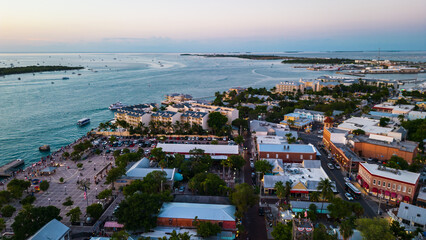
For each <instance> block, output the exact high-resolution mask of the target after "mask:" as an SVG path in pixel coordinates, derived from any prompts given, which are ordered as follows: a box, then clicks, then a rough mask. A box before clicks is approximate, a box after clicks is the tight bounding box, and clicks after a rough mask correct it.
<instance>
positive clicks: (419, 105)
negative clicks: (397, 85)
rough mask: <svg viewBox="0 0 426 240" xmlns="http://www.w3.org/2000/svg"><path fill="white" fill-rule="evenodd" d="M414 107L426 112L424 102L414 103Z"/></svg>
mask: <svg viewBox="0 0 426 240" xmlns="http://www.w3.org/2000/svg"><path fill="white" fill-rule="evenodd" d="M416 105H417V106H418V107H419V108H421V109H423V110H426V102H416Z"/></svg>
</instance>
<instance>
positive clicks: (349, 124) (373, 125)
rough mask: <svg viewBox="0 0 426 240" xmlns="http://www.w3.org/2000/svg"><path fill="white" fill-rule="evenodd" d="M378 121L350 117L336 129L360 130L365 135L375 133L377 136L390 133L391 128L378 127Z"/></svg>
mask: <svg viewBox="0 0 426 240" xmlns="http://www.w3.org/2000/svg"><path fill="white" fill-rule="evenodd" d="M379 122H380V120H376V119H370V118H365V117H352V118H349V119H348V120H346V121H344V122H343V123H342V124H340V125H339V126H338V127H337V128H339V129H343V130H349V131H352V130H356V129H362V130H364V131H365V132H366V133H377V134H387V133H389V132H391V131H392V128H387V127H379V126H378V124H379Z"/></svg>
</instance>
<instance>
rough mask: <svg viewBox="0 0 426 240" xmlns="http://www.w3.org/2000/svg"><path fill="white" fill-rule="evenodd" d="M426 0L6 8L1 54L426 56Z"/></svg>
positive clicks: (61, 0) (79, 3) (81, 1)
mask: <svg viewBox="0 0 426 240" xmlns="http://www.w3.org/2000/svg"><path fill="white" fill-rule="evenodd" d="M425 12H426V1H425V0H409V1H401V0H387V1H385V0H357V1H347V0H300V1H294V0H262V1H261V0H209V1H207V0H151V1H147V0H73V1H65V0H39V1H34V0H14V1H6V0H0V52H239V51H249V52H282V51H353V50H367V51H368V50H377V49H378V48H380V49H382V50H426V14H425Z"/></svg>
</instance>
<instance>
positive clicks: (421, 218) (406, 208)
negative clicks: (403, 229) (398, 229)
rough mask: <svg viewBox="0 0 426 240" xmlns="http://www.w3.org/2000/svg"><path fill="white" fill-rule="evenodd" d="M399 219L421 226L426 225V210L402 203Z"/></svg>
mask: <svg viewBox="0 0 426 240" xmlns="http://www.w3.org/2000/svg"><path fill="white" fill-rule="evenodd" d="M397 217H399V218H402V219H405V220H408V221H410V222H414V223H417V224H420V225H426V209H425V208H422V207H417V206H414V205H411V204H408V203H405V202H401V204H400V205H399V209H398V214H397Z"/></svg>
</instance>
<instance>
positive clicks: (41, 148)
mask: <svg viewBox="0 0 426 240" xmlns="http://www.w3.org/2000/svg"><path fill="white" fill-rule="evenodd" d="M38 150H39V151H40V152H48V151H50V146H49V145H43V146H41V147H39V148H38Z"/></svg>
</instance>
